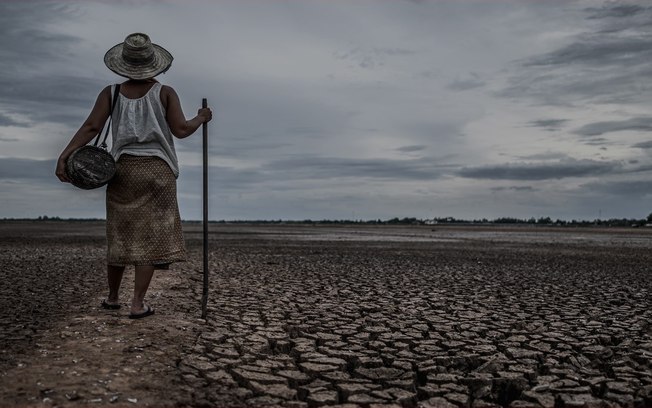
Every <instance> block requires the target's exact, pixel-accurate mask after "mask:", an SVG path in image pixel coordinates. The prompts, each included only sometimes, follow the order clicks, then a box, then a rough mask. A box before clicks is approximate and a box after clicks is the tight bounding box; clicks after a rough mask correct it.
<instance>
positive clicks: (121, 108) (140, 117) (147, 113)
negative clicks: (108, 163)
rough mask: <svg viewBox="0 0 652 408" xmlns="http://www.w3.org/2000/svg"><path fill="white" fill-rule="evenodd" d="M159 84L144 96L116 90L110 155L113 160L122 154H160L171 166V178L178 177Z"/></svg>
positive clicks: (172, 142)
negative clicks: (132, 95)
mask: <svg viewBox="0 0 652 408" xmlns="http://www.w3.org/2000/svg"><path fill="white" fill-rule="evenodd" d="M161 87H162V85H161V84H160V83H158V82H157V83H155V84H154V86H152V87H151V88H150V90H149V91H148V92H147V93H146V94H145V95H144V96H142V97H140V98H137V99H130V98H127V97H125V96H124V95H122V94H120V93H118V100H117V102H116V106H115V109H114V110H113V115H112V119H111V121H112V124H111V127H112V128H113V130H112V136H113V146H112V148H111V154H112V155H113V158H114V159H115V160H116V161H118V159H119V158H120V156H122V155H123V154H130V155H133V156H156V157H160V158H161V159H163V160H165V162H166V163H167V164H168V165H169V166H170V169H172V172H173V173H174V177H179V162H178V161H177V153H176V151H175V150H174V138H173V136H172V132H171V131H170V127H169V126H168V122H167V120H166V119H165V109H164V108H163V105H162V104H161ZM114 89H115V87H113V89H111V93H114V92H115V91H114Z"/></svg>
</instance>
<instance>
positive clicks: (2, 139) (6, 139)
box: [0, 136, 20, 142]
mask: <svg viewBox="0 0 652 408" xmlns="http://www.w3.org/2000/svg"><path fill="white" fill-rule="evenodd" d="M19 140H20V139H18V138H15V137H4V136H0V142H18V141H19Z"/></svg>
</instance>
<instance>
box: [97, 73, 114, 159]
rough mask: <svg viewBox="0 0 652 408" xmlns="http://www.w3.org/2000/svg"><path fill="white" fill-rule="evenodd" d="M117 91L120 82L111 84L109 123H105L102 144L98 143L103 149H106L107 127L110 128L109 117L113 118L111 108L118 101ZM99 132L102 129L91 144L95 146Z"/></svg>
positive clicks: (98, 138) (98, 139)
mask: <svg viewBox="0 0 652 408" xmlns="http://www.w3.org/2000/svg"><path fill="white" fill-rule="evenodd" d="M119 93H120V84H115V85H114V86H113V92H112V93H111V110H110V111H109V123H108V124H107V125H106V130H105V131H104V139H103V140H102V144H101V145H100V147H101V148H102V149H105V150H106V138H107V137H108V136H109V129H110V128H111V119H113V109H115V105H116V103H117V102H118V94H119ZM101 134H102V131H100V133H98V134H97V137H96V138H95V143H93V146H97V142H99V141H100V135H101Z"/></svg>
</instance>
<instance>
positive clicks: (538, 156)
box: [518, 152, 570, 160]
mask: <svg viewBox="0 0 652 408" xmlns="http://www.w3.org/2000/svg"><path fill="white" fill-rule="evenodd" d="M518 158H519V159H521V160H567V159H570V156H568V155H567V154H566V153H561V152H544V153H535V154H528V155H524V156H518Z"/></svg>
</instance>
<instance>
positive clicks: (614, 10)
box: [586, 4, 646, 19]
mask: <svg viewBox="0 0 652 408" xmlns="http://www.w3.org/2000/svg"><path fill="white" fill-rule="evenodd" d="M645 10H646V9H645V8H644V7H641V6H639V5H637V4H619V5H616V6H603V7H601V8H594V7H591V8H588V9H586V11H588V12H590V13H591V15H590V16H589V17H588V18H589V19H603V18H622V17H631V16H634V15H637V14H640V13H641V12H643V11H645Z"/></svg>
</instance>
